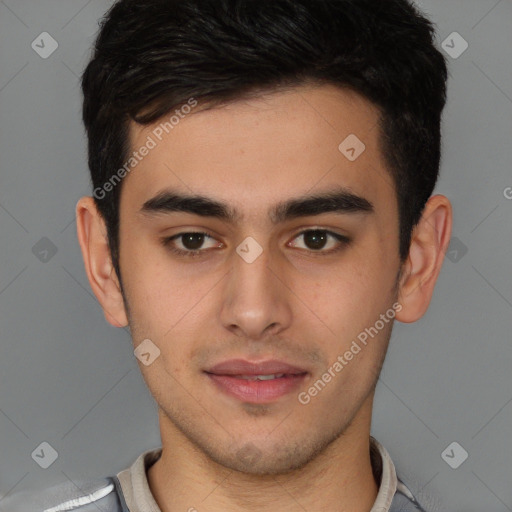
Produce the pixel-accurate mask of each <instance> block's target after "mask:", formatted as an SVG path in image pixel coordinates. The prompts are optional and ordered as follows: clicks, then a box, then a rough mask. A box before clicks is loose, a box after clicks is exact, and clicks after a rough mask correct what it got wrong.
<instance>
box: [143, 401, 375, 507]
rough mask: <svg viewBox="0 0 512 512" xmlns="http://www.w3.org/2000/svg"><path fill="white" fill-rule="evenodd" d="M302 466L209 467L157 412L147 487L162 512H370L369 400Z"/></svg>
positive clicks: (213, 464) (372, 492)
mask: <svg viewBox="0 0 512 512" xmlns="http://www.w3.org/2000/svg"><path fill="white" fill-rule="evenodd" d="M365 405H366V407H363V408H362V409H361V410H360V411H359V414H358V415H357V417H356V418H355V419H354V421H353V422H352V423H351V425H350V426H349V427H348V428H347V429H346V430H345V432H344V433H343V434H342V435H341V436H339V437H338V438H337V439H336V440H335V441H333V442H332V443H331V444H330V445H329V446H328V447H327V448H326V449H324V451H323V452H321V453H320V454H319V455H317V456H316V457H315V458H314V459H313V460H311V461H310V462H309V463H308V464H307V465H306V466H304V467H303V468H301V469H299V470H294V471H291V472H289V473H286V474H279V475H251V474H247V473H241V472H238V471H235V470H232V469H229V468H226V467H225V466H222V465H220V464H217V463H216V462H214V461H212V460H211V459H210V458H208V457H207V456H206V455H205V454H204V453H203V452H201V451H200V450H198V449H197V448H196V447H195V446H193V445H192V444H191V443H190V442H189V441H188V440H187V439H186V438H185V436H183V434H182V433H181V432H180V431H178V430H177V429H176V428H175V427H174V426H173V424H172V423H171V422H170V420H169V419H168V418H167V417H166V416H165V414H163V413H162V411H160V426H161V433H162V456H161V457H160V459H159V460H158V461H157V462H156V463H155V464H153V466H151V468H150V469H149V471H148V482H149V486H150V489H151V492H152V494H153V496H154V497H155V500H156V502H157V503H158V505H159V507H160V509H161V511H162V512H178V511H180V512H182V511H189V512H195V511H197V512H202V511H203V510H208V511H209V512H221V511H222V512H234V511H237V512H245V511H247V512H249V511H259V512H266V511H268V512H270V511H272V512H275V510H280V511H284V512H292V511H294V512H295V511H304V510H316V511H326V512H327V511H329V512H370V511H371V508H372V506H373V504H374V502H375V499H376V497H377V493H378V486H377V484H376V482H375V480H374V477H373V472H372V466H371V460H370V449H369V448H370V422H371V400H370V402H369V403H368V404H365Z"/></svg>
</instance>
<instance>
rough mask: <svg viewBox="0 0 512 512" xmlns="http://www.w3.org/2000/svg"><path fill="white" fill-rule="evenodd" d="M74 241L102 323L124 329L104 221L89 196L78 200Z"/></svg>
mask: <svg viewBox="0 0 512 512" xmlns="http://www.w3.org/2000/svg"><path fill="white" fill-rule="evenodd" d="M76 223H77V233H78V241H79V243H80V249H81V251H82V257H83V259H84V265H85V271H86V274H87V278H88V280H89V284H90V285H91V288H92V291H93V292H94V295H95V296H96V298H97V299H98V301H99V303H100V304H101V307H102V308H103V313H104V315H105V318H106V320H107V321H108V322H109V323H110V324H112V325H113V326H114V327H125V326H126V325H128V319H127V315H126V311H125V307H124V301H123V296H122V293H121V287H120V285H119V280H118V279H117V275H116V272H115V270H114V267H113V265H112V259H111V255H110V249H109V246H108V239H107V236H106V227H105V222H104V220H103V218H102V216H101V214H100V213H99V211H98V210H97V208H96V205H95V203H94V199H93V198H92V197H82V198H81V199H80V200H79V201H78V203H77V205H76Z"/></svg>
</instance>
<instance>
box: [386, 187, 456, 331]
mask: <svg viewBox="0 0 512 512" xmlns="http://www.w3.org/2000/svg"><path fill="white" fill-rule="evenodd" d="M451 233H452V207H451V204H450V201H449V200H448V199H447V198H446V197H445V196H442V195H436V196H432V197H431V198H430V199H429V200H428V201H427V203H426V205H425V208H424V210H423V214H422V216H421V219H420V221H419V222H418V224H417V225H416V226H415V228H414V230H413V233H412V237H411V245H410V248H409V255H408V257H407V260H406V261H405V262H404V264H403V267H402V273H401V277H400V283H399V293H398V301H399V303H400V304H401V305H402V309H401V310H400V311H397V313H396V319H397V320H398V321H399V322H416V320H419V319H420V318H421V317H422V316H423V315H424V314H425V311H426V310H427V308H428V305H429V304H430V300H431V298H432V294H433V292H434V285H435V283H436V281H437V278H438V276H439V272H440V271H441V266H442V264H443V261H444V255H445V253H446V251H447V249H448V245H449V243H450V237H451Z"/></svg>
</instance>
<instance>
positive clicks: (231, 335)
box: [4, 0, 452, 512]
mask: <svg viewBox="0 0 512 512" xmlns="http://www.w3.org/2000/svg"><path fill="white" fill-rule="evenodd" d="M433 36H434V30H433V27H432V25H431V23H430V22H429V21H428V20H427V19H425V18H424V17H423V16H422V15H421V14H420V13H419V11H417V10H416V9H415V8H414V7H413V6H412V5H411V4H410V3H409V2H408V1H406V0H351V1H349V0H257V1H256V0H180V1H177V0H121V1H119V2H117V3H116V4H115V5H114V6H113V7H112V9H111V10H110V11H109V13H108V15H107V17H106V19H105V21H104V23H103V25H102V28H101V32H100V34H99V36H98V39H97V41H96V46H95V51H94V55H93V57H92V60H91V62H90V63H89V65H88V67H87V69H86V70H85V73H84V75H83V81H82V86H83V92H84V109H83V113H84V123H85V126H86V129H87V135H88V143H89V166H90V170H91V176H92V182H93V188H94V190H93V197H85V198H82V199H81V200H80V201H79V202H78V204H77V209H76V213H77V228H78V236H79V241H80V246H81V249H82V254H83V257H84V261H85V268H86V272H87V276H88V279H89V282H90V284H91V287H92V289H93V291H94V293H95V295H96V297H97V299H98V301H99V302H100V303H101V306H102V308H103V310H104V313H105V317H106V319H107V320H108V322H110V323H111V324H112V325H114V326H118V327H124V326H126V325H128V326H129V328H130V332H131V335H132V338H133V343H134V348H135V355H136V356H137V358H138V360H139V366H140V369H141V371H142V374H143V376H144V379H145V382H146V384H147V386H148V388H149V390H150V391H151V393H152V395H153V396H154V398H155V400H156V402H157V403H158V406H159V421H160V431H161V439H162V448H161V449H155V450H151V451H148V452H145V453H143V454H141V455H140V457H138V458H137V460H136V461H135V462H134V463H133V465H132V466H131V467H130V468H127V469H126V470H124V471H122V472H120V473H119V474H118V475H115V476H112V477H109V478H105V479H104V480H101V481H98V482H82V483H81V484H80V486H79V487H80V488H79V489H76V487H75V486H71V485H64V484H63V485H61V486H58V487H56V488H53V489H51V490H49V491H48V492H47V493H43V494H39V496H32V497H28V496H27V495H25V496H24V502H23V503H22V501H23V499H22V497H21V496H20V497H18V498H16V497H14V498H13V499H12V501H11V502H10V503H9V498H8V499H6V500H5V501H6V503H7V505H4V506H7V507H8V508H7V509H6V510H10V511H11V510H17V509H18V508H17V507H21V508H19V510H22V509H23V510H25V511H26V510H30V509H31V507H32V508H33V509H34V510H46V512H57V511H61V510H77V511H81V512H84V511H96V510H103V511H109V512H110V511H112V512H113V511H116V512H118V511H123V512H127V511H129V512H147V511H151V512H178V511H189V512H191V511H199V512H201V511H209V512H220V511H222V512H226V511H235V510H236V511H255V510H257V511H270V510H273V511H274V510H280V511H290V512H291V511H299V510H301V511H304V510H306V511H310V512H316V511H339V512H370V511H371V512H377V511H379V512H381V511H386V512H388V511H389V512H397V511H416V510H426V507H427V505H428V504H426V503H419V502H418V500H416V499H415V498H414V496H413V495H412V493H411V491H410V490H409V489H408V488H407V487H406V486H405V484H404V483H403V482H402V481H401V480H399V479H398V477H397V474H396V471H395V468H394V465H393V463H392V461H391V458H390V457H389V454H388V453H387V451H386V450H385V448H384V447H383V446H382V445H381V444H380V443H378V441H377V440H375V439H374V438H373V437H371V436H370V427H371V416H372V404H373V397H374V391H375V386H376V383H377V380H378V376H379V373H380V370H381V367H382V364H383V361H384V357H385V354H386V349H387V346H388V342H389V339H390V336H391V331H392V327H393V323H394V321H395V320H398V321H400V322H414V321H416V320H418V319H419V318H421V317H422V315H423V314H424V313H425V311H426V309H427V307H428V305H429V302H430V299H431V297H432V293H433V289H434V285H435V282H436V279H437V277H438V275H439V272H440V269H441V265H442V261H443V257H444V253H445V251H446V249H447V246H448V243H449V239H450V234H451V223H452V213H451V206H450V203H449V201H448V200H447V199H446V198H445V197H444V196H441V195H435V196H431V194H432V192H433V189H434V186H435V183H436V179H437V176H438V169H439V162H440V119H441V113H442V110H443V107H444V104H445V99H446V97H445V94H446V79H447V71H446V65H445V61H444V58H443V57H442V55H441V54H440V52H439V51H438V50H436V48H435V47H434V44H433ZM29 502H30V506H29ZM9 507H10V508H9Z"/></svg>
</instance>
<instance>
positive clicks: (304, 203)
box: [140, 188, 374, 224]
mask: <svg viewBox="0 0 512 512" xmlns="http://www.w3.org/2000/svg"><path fill="white" fill-rule="evenodd" d="M140 212H141V213H142V214H144V215H156V214H162V213H170V212H185V213H191V214H193V215H199V216H201V217H214V218H216V219H219V220H223V221H225V222H230V223H236V222H239V221H240V220H241V219H242V215H241V214H240V212H238V211H237V210H236V209H234V208H232V207H230V206H229V205H227V204H225V203H222V202H220V201H217V200H215V199H212V198H209V197H205V196H201V195H188V194H182V193H179V192H176V191H173V190H166V191H163V192H160V193H159V194H158V195H156V196H155V197H153V198H151V199H148V200H147V201H146V202H145V203H144V204H143V205H142V208H141V209H140ZM329 212H334V213H342V214H343V213H360V212H364V213H373V212H374V207H373V204H372V203H371V202H370V201H368V200H367V199H365V198H364V197H361V196H358V195H356V194H353V193H352V192H350V191H348V190H347V189H345V188H339V189H336V190H331V191H327V192H324V193H317V194H311V195H305V196H301V197H297V198H293V199H288V200H286V201H283V202H281V203H278V204H276V205H274V207H273V208H272V209H271V210H270V212H269V217H270V220H271V222H272V223H273V224H279V223H282V222H285V221H288V220H291V219H296V218H299V217H309V216H314V215H321V214H323V213H329Z"/></svg>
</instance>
